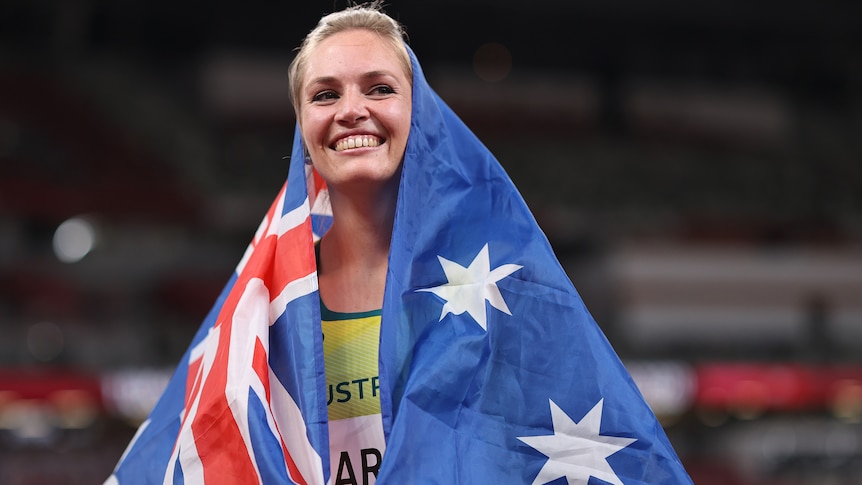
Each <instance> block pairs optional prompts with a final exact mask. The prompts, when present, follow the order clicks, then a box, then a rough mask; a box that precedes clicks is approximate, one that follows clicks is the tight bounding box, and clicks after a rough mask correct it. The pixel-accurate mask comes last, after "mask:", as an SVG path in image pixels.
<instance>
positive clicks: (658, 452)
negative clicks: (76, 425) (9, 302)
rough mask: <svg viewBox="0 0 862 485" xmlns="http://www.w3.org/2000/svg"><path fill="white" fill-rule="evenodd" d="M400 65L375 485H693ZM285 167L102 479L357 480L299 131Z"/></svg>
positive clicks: (523, 229) (493, 181)
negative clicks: (407, 92)
mask: <svg viewBox="0 0 862 485" xmlns="http://www.w3.org/2000/svg"><path fill="white" fill-rule="evenodd" d="M411 58H412V62H413V71H414V72H413V112H412V118H411V127H410V136H409V139H408V143H407V149H406V153H405V155H404V162H403V170H402V175H401V181H400V189H399V194H398V202H397V207H396V215H395V224H394V228H393V233H392V242H391V246H390V254H389V266H388V270H387V278H386V290H385V295H384V301H383V309H382V312H381V323H380V341H379V345H380V347H379V358H378V367H379V372H380V375H379V381H378V382H379V392H380V407H381V413H382V421H383V430H384V435H385V438H386V450H385V453H384V455H383V459H382V461H381V462H380V466H379V470H376V471H375V473H376V480H377V483H381V484H382V483H386V484H404V483H441V484H442V483H445V484H456V483H463V484H477V483H482V484H484V483H494V484H524V485H530V484H532V485H540V484H545V483H569V484H576V483H577V484H584V485H586V484H587V483H590V484H599V483H610V484H615V485H635V484H690V483H691V479H690V478H689V476H688V474H687V473H686V471H685V469H684V467H683V465H682V463H681V462H680V460H679V458H678V457H677V455H676V452H675V451H674V450H673V448H672V446H671V445H670V443H669V441H668V440H667V437H666V436H665V433H664V431H663V429H662V428H661V426H660V425H659V423H658V421H657V419H656V418H655V415H654V414H653V413H652V411H651V410H650V408H649V407H648V405H647V404H646V402H645V401H644V399H643V396H642V395H641V394H640V392H639V391H638V389H637V387H636V385H635V384H634V381H633V380H632V379H631V377H630V376H629V374H628V372H627V371H626V369H625V367H624V366H623V365H622V363H621V362H620V360H619V358H618V357H617V355H616V353H615V352H614V350H613V349H612V348H611V346H610V344H609V343H608V341H607V339H606V338H605V337H604V335H603V334H602V332H601V330H600V329H599V327H598V325H597V324H596V322H595V321H594V320H593V318H592V316H591V315H590V313H589V312H588V311H587V309H586V307H585V306H584V304H583V302H582V301H581V299H580V296H579V295H578V293H577V291H576V290H575V288H574V287H573V286H572V283H571V281H570V280H569V278H568V276H566V274H565V272H564V271H563V269H562V267H561V266H560V264H559V262H558V261H557V259H556V256H555V255H554V253H553V250H552V249H551V247H550V244H549V243H548V241H547V238H545V236H544V234H543V233H542V231H541V230H540V228H539V227H538V225H537V224H536V221H535V219H534V218H533V216H532V214H531V213H530V211H529V209H528V208H527V206H526V204H525V203H524V201H523V199H522V198H521V196H520V194H519V193H518V191H517V190H516V189H515V187H514V185H513V184H512V182H511V180H510V179H509V178H508V176H507V175H506V173H505V171H504V170H503V169H502V167H501V166H500V164H499V163H498V162H497V160H496V159H495V158H494V157H493V155H492V154H491V153H490V152H489V151H488V150H487V149H486V148H485V147H484V146H483V145H482V144H481V143H480V142H479V140H478V139H476V137H475V136H474V135H473V134H472V133H471V132H470V130H469V129H468V128H467V127H466V126H464V124H463V123H462V122H461V120H460V119H458V117H457V116H456V115H455V113H453V112H452V111H451V110H450V109H449V108H448V106H446V104H445V103H444V102H443V101H442V100H441V99H440V98H439V97H438V96H437V95H436V93H434V92H433V90H432V89H431V88H430V86H428V84H427V82H426V81H425V78H424V75H423V74H422V70H421V67H420V66H419V63H418V61H417V60H416V58H415V56H413V54H412V52H411ZM290 165H291V166H290V169H289V172H288V180H287V182H286V184H285V188H283V189H282V191H281V192H280V194H279V196H278V197H277V198H276V201H275V202H274V204H273V206H272V208H271V209H270V210H269V212H268V213H267V215H266V217H265V218H264V220H263V223H262V224H261V226H260V228H259V230H258V231H257V233H256V234H255V236H254V240H253V242H252V244H251V245H250V247H249V249H248V251H247V252H246V254H245V255H244V257H243V258H242V260H241V262H240V264H239V265H238V267H237V271H236V273H235V275H234V276H233V278H232V279H231V281H230V282H228V285H227V286H226V288H225V290H224V291H223V292H222V295H221V296H220V297H219V299H218V301H217V302H216V305H215V307H214V309H213V310H212V311H211V312H210V314H209V315H208V316H207V317H206V319H205V321H204V324H203V325H202V327H201V330H200V331H199V332H198V334H197V336H196V337H195V338H194V340H193V342H192V345H191V348H190V350H189V351H188V352H187V353H186V355H185V356H184V357H183V360H182V363H181V365H180V366H179V368H178V369H177V371H176V373H175V375H174V377H173V379H172V380H171V383H170V384H169V386H168V388H167V390H166V391H165V394H164V395H163V396H162V398H161V399H160V401H159V403H158V404H157V405H156V407H155V408H154V409H153V411H152V413H151V415H150V417H149V419H148V420H147V421H146V422H145V423H144V424H143V425H142V426H141V427H140V429H139V430H138V433H137V434H136V436H135V438H134V439H133V441H132V443H130V445H129V447H128V448H127V450H126V453H125V454H124V456H123V457H122V458H121V460H120V463H119V464H118V465H117V467H116V469H115V471H114V474H113V475H112V476H111V477H110V478H109V479H108V482H107V483H109V484H120V485H127V484H137V483H166V484H167V483H173V484H178V483H195V484H198V483H231V484H257V483H263V484H275V483H279V484H280V483H304V484H329V483H335V484H336V485H339V484H349V483H355V484H357V485H358V484H359V483H367V481H366V480H367V479H368V478H369V477H367V476H362V477H361V478H360V477H358V476H357V475H354V474H353V473H352V472H351V473H350V474H349V475H346V476H337V477H332V476H331V473H330V470H329V466H328V464H329V463H330V460H329V444H328V434H327V433H328V431H327V429H328V428H327V427H328V424H327V412H326V402H327V396H326V390H325V389H326V383H325V377H324V376H325V374H324V364H323V351H322V347H323V346H322V335H321V324H320V302H319V294H318V292H317V277H316V272H315V262H314V249H313V241H314V240H315V238H316V237H318V236H319V235H320V234H322V233H323V232H324V231H325V230H326V227H327V226H328V224H329V223H331V214H330V213H329V212H328V209H327V199H328V194H327V192H326V190H325V187H324V185H323V183H322V181H321V180H320V178H319V176H318V175H317V174H316V173H315V172H314V171H313V170H311V169H310V167H308V166H306V165H305V164H304V161H303V150H302V146H301V141H300V136H299V134H298V132H295V134H294V146H293V152H292V158H291V163H290Z"/></svg>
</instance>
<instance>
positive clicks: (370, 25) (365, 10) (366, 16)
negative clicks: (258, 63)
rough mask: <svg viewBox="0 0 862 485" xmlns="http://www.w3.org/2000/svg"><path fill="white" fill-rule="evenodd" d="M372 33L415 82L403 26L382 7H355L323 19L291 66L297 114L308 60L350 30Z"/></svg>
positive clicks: (378, 3)
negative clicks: (317, 50) (317, 49)
mask: <svg viewBox="0 0 862 485" xmlns="http://www.w3.org/2000/svg"><path fill="white" fill-rule="evenodd" d="M353 29H360V30H369V31H371V32H374V33H376V34H378V35H380V36H381V37H382V38H383V39H384V40H385V41H387V42H389V44H390V45H391V46H392V48H393V49H394V51H395V53H396V55H398V57H399V58H400V60H401V62H402V67H403V68H404V73H405V74H406V75H407V79H409V80H410V81H411V82H412V80H413V66H412V64H411V63H410V55H409V54H408V53H407V46H406V44H405V37H406V34H405V33H404V29H403V28H402V26H401V24H399V23H398V22H397V21H395V20H394V19H393V18H392V17H390V16H389V15H386V14H385V13H383V11H382V10H381V3H380V2H379V1H375V2H372V3H367V4H362V5H354V6H351V7H348V8H346V9H344V10H341V11H339V12H334V13H331V14H329V15H326V16H324V17H322V18H321V19H320V21H319V22H318V23H317V27H315V28H314V29H313V30H312V31H311V32H309V33H308V35H307V36H306V37H305V39H303V41H302V44H300V46H299V52H298V53H297V54H296V57H295V58H294V59H293V62H291V63H290V68H289V70H288V81H289V82H290V102H291V103H292V104H293V107H294V109H295V110H299V102H300V101H299V100H300V98H299V95H300V90H301V89H302V83H303V81H304V79H303V78H304V76H305V67H306V64H307V63H308V56H309V55H310V53H311V51H312V50H314V48H315V47H317V46H318V45H319V44H320V43H321V42H323V41H324V40H326V39H328V38H329V37H331V36H333V35H335V34H338V33H340V32H344V31H347V30H353Z"/></svg>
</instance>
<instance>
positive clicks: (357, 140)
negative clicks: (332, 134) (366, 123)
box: [335, 135, 380, 152]
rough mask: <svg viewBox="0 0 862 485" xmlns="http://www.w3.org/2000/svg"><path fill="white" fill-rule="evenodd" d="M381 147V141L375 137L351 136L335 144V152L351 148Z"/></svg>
mask: <svg viewBox="0 0 862 485" xmlns="http://www.w3.org/2000/svg"><path fill="white" fill-rule="evenodd" d="M379 145H380V139H379V138H377V137H376V136H373V135H360V136H351V137H347V138H344V139H341V140H338V142H336V143H335V151H337V152H340V151H343V150H348V149H350V148H362V147H376V146H379Z"/></svg>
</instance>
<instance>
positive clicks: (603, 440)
mask: <svg viewBox="0 0 862 485" xmlns="http://www.w3.org/2000/svg"><path fill="white" fill-rule="evenodd" d="M548 401H549V402H550V403H551V420H552V421H553V423H554V434H553V435H540V436H519V437H518V439H519V440H521V441H523V442H524V443H526V444H528V445H530V446H531V447H533V448H534V449H536V451H538V452H540V453H542V454H543V455H546V456H547V457H548V461H547V463H545V465H544V466H543V467H542V469H541V470H540V471H539V475H538V476H536V479H535V480H533V485H539V484H543V483H548V482H550V481H553V480H556V479H558V478H560V477H566V480H568V482H569V485H576V484H582V485H586V484H587V482H589V480H590V477H591V476H592V477H596V478H598V479H601V480H604V481H606V482H608V483H612V484H614V485H623V482H622V480H620V477H618V476H617V474H616V473H614V471H613V469H612V468H611V465H610V464H609V463H608V460H607V458H608V457H609V456H611V455H613V454H614V453H616V452H618V451H620V450H621V449H623V448H625V447H626V446H628V445H630V444H632V443H634V442H635V441H637V440H636V439H633V438H619V437H616V436H602V435H600V434H599V427H600V426H601V423H602V403H603V402H604V399H600V400H599V402H598V403H597V404H596V405H595V406H593V409H591V410H590V411H589V412H588V413H587V414H586V416H584V418H583V419H581V422H580V423H575V422H574V421H572V418H570V417H569V416H568V415H567V414H566V413H565V412H563V410H562V409H560V407H559V406H557V405H556V403H554V401H551V400H550V399H549V400H548Z"/></svg>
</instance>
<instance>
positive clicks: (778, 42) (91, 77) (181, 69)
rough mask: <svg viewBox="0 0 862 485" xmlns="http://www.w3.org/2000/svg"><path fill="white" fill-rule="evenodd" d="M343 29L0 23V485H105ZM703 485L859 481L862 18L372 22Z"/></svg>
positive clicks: (688, 9)
mask: <svg viewBox="0 0 862 485" xmlns="http://www.w3.org/2000/svg"><path fill="white" fill-rule="evenodd" d="M344 5H345V2H343V1H332V0H328V1H305V2H274V1H261V0H250V1H245V2H227V1H218V0H213V1H209V2H198V1H185V2H182V1H171V2H168V1H166V0H147V1H142V0H114V1H106V0H2V3H0V335H2V338H0V483H3V484H54V483H58V484H59V483H63V484H85V483H101V482H102V481H103V480H104V479H105V478H107V476H108V475H109V474H110V472H111V469H112V468H113V466H114V464H115V463H116V461H117V460H118V459H119V457H120V455H121V454H122V452H123V450H124V448H125V446H126V444H127V443H128V441H129V439H130V438H131V436H132V434H133V433H134V430H135V427H136V426H137V424H138V423H140V421H141V420H142V419H143V418H144V417H145V416H146V414H147V412H148V411H149V409H150V407H151V406H152V405H153V403H154V400H155V399H156V397H157V396H158V395H159V393H160V391H161V389H162V387H163V386H164V384H165V382H166V379H167V377H168V375H169V373H170V371H171V370H172V368H173V367H174V366H175V365H176V364H177V362H178V360H179V357H180V355H181V354H182V353H183V351H184V350H185V348H186V346H187V345H188V343H189V342H190V340H191V336H192V335H193V333H194V331H195V330H196V329H197V327H198V325H199V323H200V322H201V320H202V319H203V316H204V315H205V313H206V312H207V311H208V309H209V307H210V305H212V303H213V302H214V300H215V297H216V295H217V294H218V292H219V291H220V289H221V287H222V285H223V284H224V283H225V282H226V281H227V279H228V277H229V275H230V274H231V272H232V271H233V268H234V266H235V265H236V263H237V262H238V261H239V258H240V257H241V255H242V253H243V251H244V249H245V247H246V245H247V244H248V242H249V241H250V239H251V236H252V235H253V232H254V230H255V228H256V227H257V225H258V223H259V222H260V219H261V218H262V216H263V214H264V211H265V209H266V207H267V206H268V204H269V202H270V201H271V200H272V198H273V197H274V195H275V193H276V191H277V190H278V189H279V187H280V186H281V184H282V183H283V181H284V178H285V176H286V173H287V162H286V161H285V160H284V159H283V157H284V156H285V155H288V154H289V153H290V146H291V143H292V136H293V127H294V119H293V113H292V109H291V108H290V105H289V102H288V97H287V92H288V86H287V76H286V72H287V65H288V63H289V62H290V60H291V59H292V55H293V48H294V47H295V46H296V45H298V43H299V42H300V40H301V39H302V37H303V36H304V35H305V33H307V32H308V31H309V30H310V29H311V28H312V27H313V26H314V24H315V23H316V21H317V19H318V18H319V17H320V15H321V14H323V13H327V12H330V11H333V10H336V9H340V8H342V7H343V6H344ZM386 10H387V12H389V13H390V14H391V15H392V16H393V17H395V18H397V19H398V20H400V21H401V22H402V23H404V24H405V25H406V27H407V31H408V34H409V37H410V44H411V46H412V47H413V49H414V51H415V52H416V53H417V55H418V57H419V59H420V60H421V61H422V63H423V66H424V69H425V72H426V75H427V77H428V78H429V81H430V82H431V84H432V86H434V87H435V89H436V90H437V91H438V93H439V94H440V95H441V96H442V97H443V98H444V99H445V100H446V101H447V102H448V103H449V104H450V106H452V108H453V109H454V110H455V111H456V112H457V113H458V114H459V115H460V116H461V117H462V118H463V119H464V121H465V122H466V123H467V124H468V125H469V126H470V127H471V128H473V129H474V131H475V132H476V133H477V134H478V135H479V137H480V138H481V139H482V140H483V141H484V142H485V143H486V144H487V145H488V146H489V147H490V148H491V150H492V151H493V152H494V153H495V154H496V156H497V157H498V159H499V160H500V162H501V163H502V164H503V166H504V167H506V169H507V170H508V171H509V173H510V175H511V176H512V178H513V180H514V181H515V184H516V185H517V186H518V187H519V188H520V190H521V191H522V193H523V195H524V197H525V199H526V200H527V203H528V204H529V205H530V207H531V208H532V210H533V211H534V213H535V215H536V217H537V219H538V220H539V223H540V224H541V225H542V227H543V228H544V230H545V231H546V233H547V235H548V237H549V239H550V240H551V242H552V244H553V245H554V246H555V249H556V251H557V253H558V255H559V257H560V260H561V262H562V263H563V265H564V267H565V268H566V270H567V271H568V272H569V274H570V276H571V278H572V280H573V281H574V283H575V285H576V287H577V288H578V289H579V291H580V292H581V294H582V296H583V297H584V299H585V301H586V303H587V306H588V307H589V308H590V309H591V311H592V312H593V313H594V315H595V316H596V319H597V320H598V321H599V322H600V325H601V326H602V328H603V329H604V331H605V332H606V334H607V335H608V337H609V339H610V340H611V342H612V343H613V345H614V346H615V347H616V348H617V350H618V352H619V353H620V355H621V357H622V358H623V360H624V361H625V362H626V364H627V366H628V367H629V369H630V370H631V371H632V373H633V375H634V377H635V379H636V380H637V382H638V384H639V385H640V386H641V389H642V390H643V391H644V394H645V395H646V397H647V399H648V401H649V402H650V404H651V405H652V406H653V409H654V410H655V411H656V413H657V414H658V415H659V417H660V418H661V419H662V422H663V424H665V426H666V430H667V432H668V434H669V436H670V437H671V439H672V441H673V442H674V444H675V446H676V448H677V451H678V452H679V454H680V455H681V457H682V458H683V460H684V462H685V463H686V465H687V467H688V468H689V470H690V472H691V474H692V476H693V478H694V479H695V482H696V483H698V484H775V485H778V484H781V485H784V484H815V483H816V484H841V485H845V484H857V483H862V479H860V478H859V477H862V244H860V243H862V3H859V2H856V1H838V0H803V1H799V2H779V1H774V0H765V1H738V0H727V1H723V2H690V1H689V2H684V1H681V0H655V1H652V2H640V1H635V0H605V1H596V0H585V1H580V2H567V1H560V0H534V1H531V2H514V1H499V0H498V1H495V2H491V1H483V0H473V1H470V2H465V1H453V0H438V1H436V2H433V3H430V2H410V3H408V2H406V1H394V0H393V1H390V2H388V7H387V9H386Z"/></svg>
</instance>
